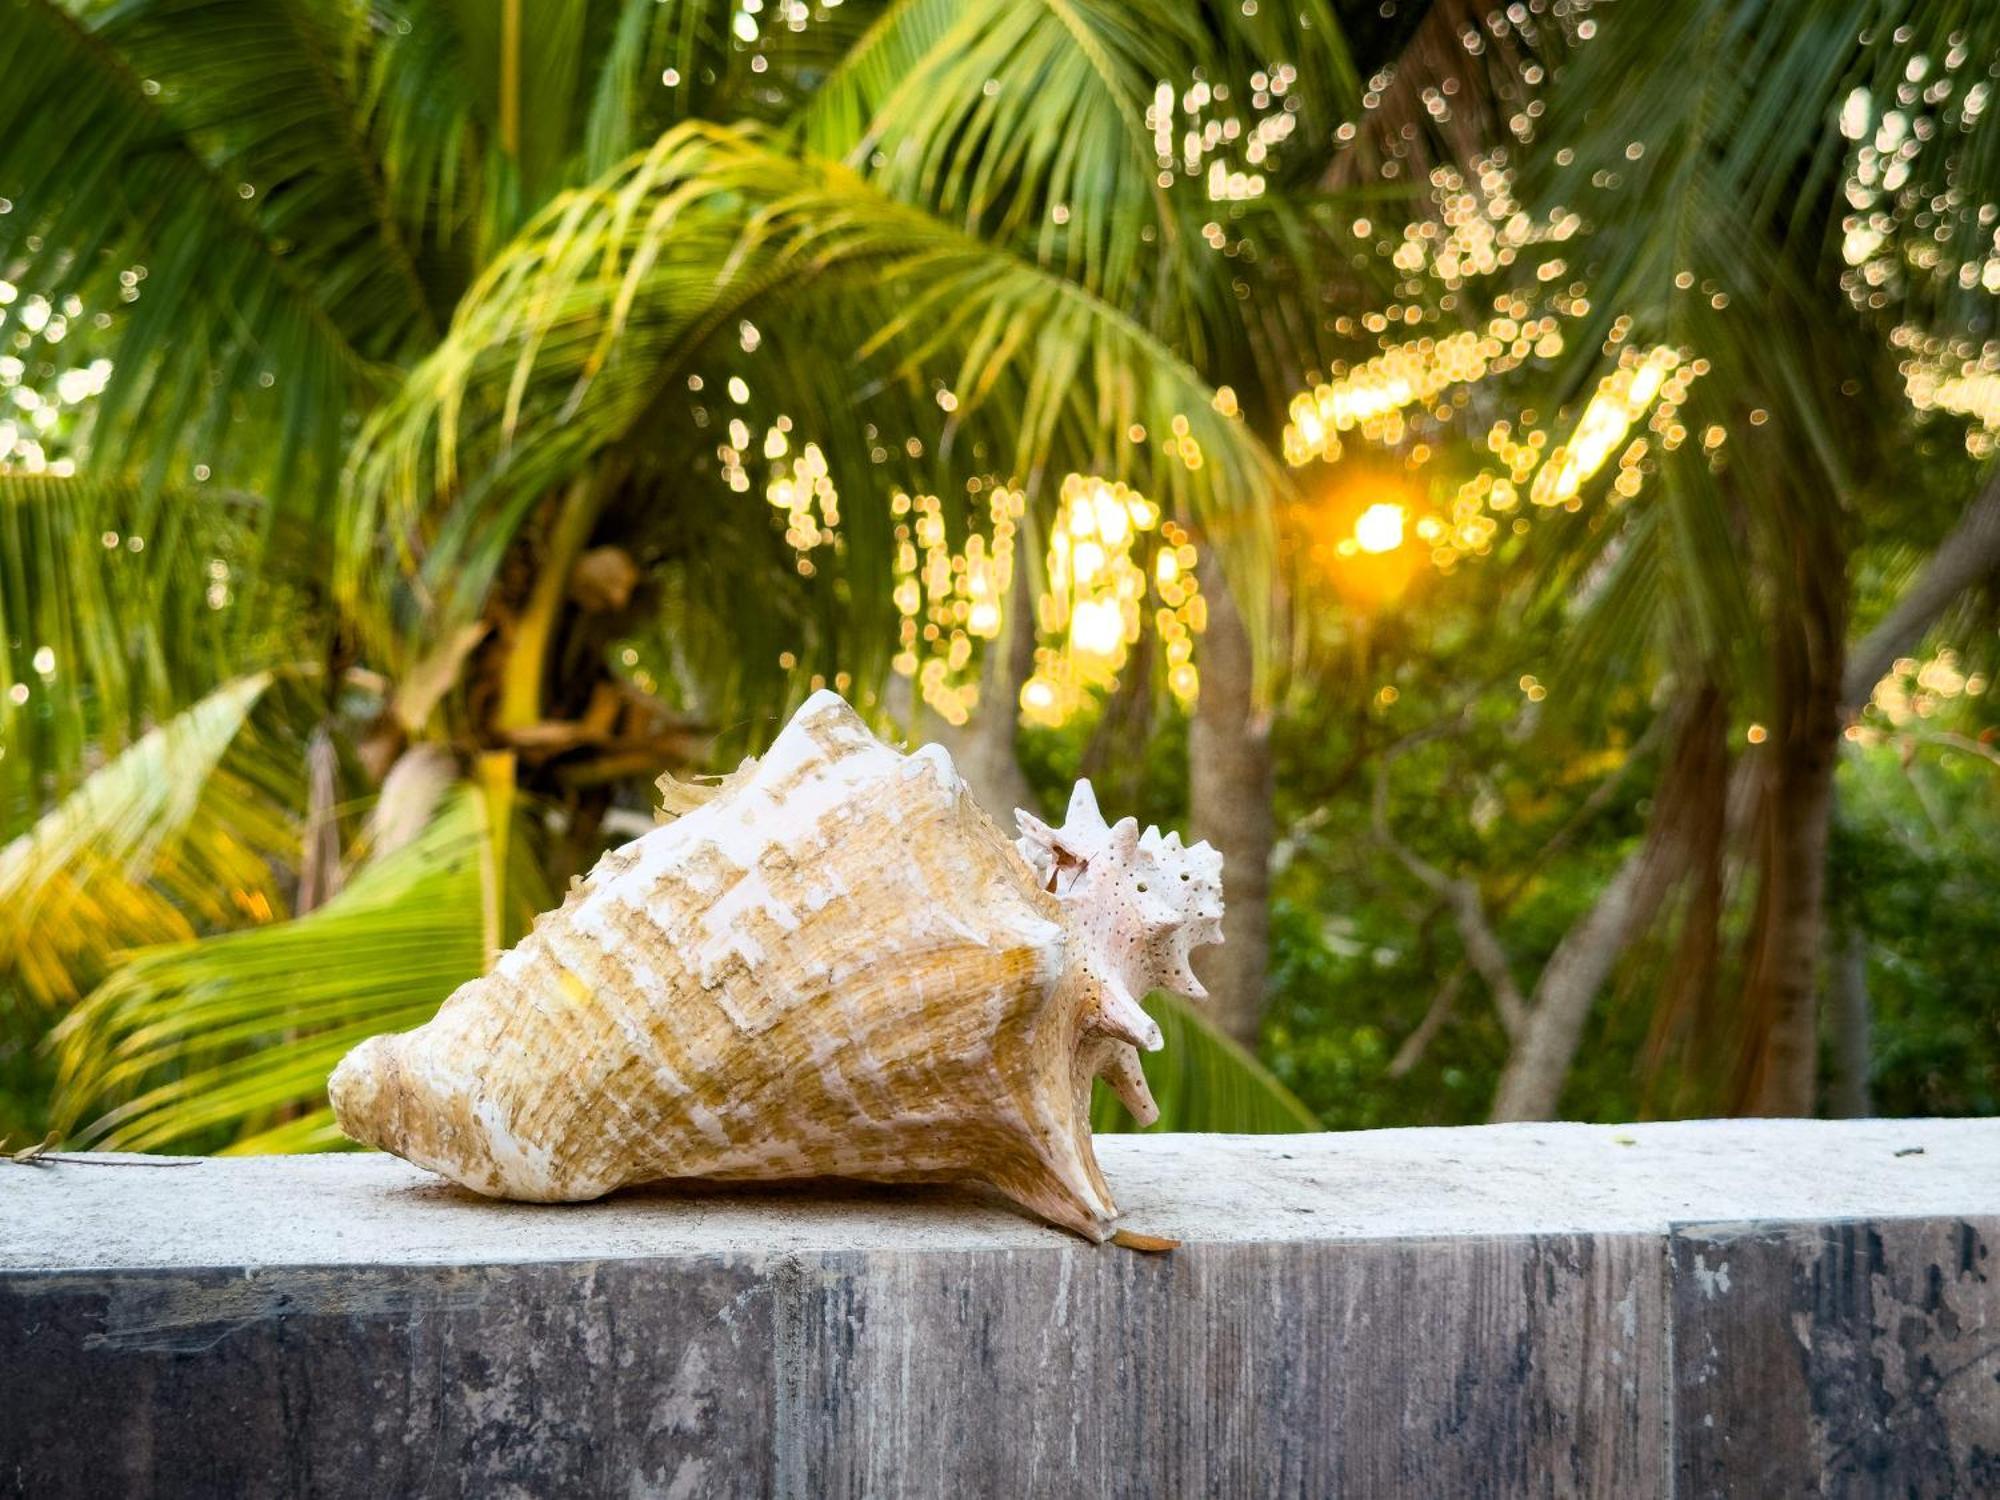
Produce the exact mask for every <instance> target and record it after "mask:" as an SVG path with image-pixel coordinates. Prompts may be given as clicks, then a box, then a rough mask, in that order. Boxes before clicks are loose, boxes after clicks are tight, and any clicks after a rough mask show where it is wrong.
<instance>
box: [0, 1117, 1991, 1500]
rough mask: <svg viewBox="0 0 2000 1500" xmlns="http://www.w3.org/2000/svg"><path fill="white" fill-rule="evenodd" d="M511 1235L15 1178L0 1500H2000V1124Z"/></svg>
mask: <svg viewBox="0 0 2000 1500" xmlns="http://www.w3.org/2000/svg"><path fill="white" fill-rule="evenodd" d="M1101 1144H1102V1148H1103V1149H1102V1154H1103V1158H1104V1163H1105V1170H1106V1173H1107V1175H1108V1176H1109V1178H1110V1180H1111V1182H1112V1185H1113V1187H1114V1189H1115V1190H1116V1191H1117V1193H1118V1195H1119V1198H1120V1200H1121V1202H1122V1203H1123V1204H1124V1206H1125V1207H1126V1209H1127V1214H1128V1217H1127V1222H1128V1223H1129V1224H1130V1225H1131V1227H1133V1228H1135V1229H1138V1230H1142V1231H1146V1232H1149V1233H1154V1234H1160V1235H1166V1236H1171V1237H1174V1238H1177V1239H1179V1240H1181V1241H1182V1242H1183V1243H1182V1245H1181V1247H1180V1248H1179V1249H1176V1250H1174V1251H1173V1252H1171V1253H1170V1254H1165V1255H1145V1254H1136V1253H1133V1252H1131V1251H1127V1250H1122V1249H1119V1248H1116V1247H1113V1246H1105V1247H1095V1246H1091V1245H1087V1244H1085V1243H1083V1242H1082V1241H1079V1240H1076V1239H1073V1238H1071V1237H1069V1236H1067V1235H1064V1234H1062V1233H1060V1232H1057V1231H1054V1230H1050V1229H1047V1228H1045V1227H1043V1226H1040V1225H1037V1224H1035V1223H1034V1222H1032V1221H1030V1220H1028V1219H1026V1218H1024V1217H1022V1216H1020V1215H1018V1214H1015V1213H1013V1212H1011V1211H1009V1210H1008V1209H1007V1208H1006V1207H1005V1206H1004V1205H1002V1204H1000V1203H998V1202H997V1201H994V1200H991V1199H985V1198H980V1197H976V1196H972V1195H968V1194H963V1193H956V1192H950V1191H945V1190H922V1189H908V1190H887V1189H867V1188H828V1189H803V1188H800V1189H784V1190H775V1191H765V1192H761V1193H753V1194H728V1195H724V1194H719V1193H716V1194H707V1193H704V1194H691V1193H687V1192H656V1193H648V1194H637V1195H630V1196H624V1197H620V1198H616V1199H613V1200H609V1201H607V1202H604V1203H601V1204H595V1205H587V1206H582V1207H572V1208H542V1207H532V1206H525V1205H515V1204H497V1203H490V1202H486V1201H484V1200H480V1199H476V1198H473V1197H471V1196H470V1195H468V1194H465V1193H462V1192H460V1191H458V1190H456V1189H452V1188H448V1187H445V1186H442V1185H440V1184H438V1183H436V1182H435V1180H433V1179H428V1178H426V1177H425V1176H424V1175H423V1174H421V1173H418V1172H416V1171H414V1170H413V1169H411V1168H408V1167H406V1166H404V1165H403V1164H402V1163H400V1162H396V1161H393V1160H390V1159H387V1158H382V1157H373V1156H360V1155H351V1156H344V1157H320V1158H307V1159H297V1158H294V1159H270V1158H267V1159H259V1160H230V1161H204V1162H201V1163H200V1164H198V1165H192V1166H186V1167H156V1166H154V1167H137V1166H125V1167H120V1166H115V1165H101V1164H90V1165H80V1164H79V1165H57V1166H51V1167H46V1168H40V1169H31V1168H26V1167H19V1168H17V1167H0V1494H9V1493H12V1494H21V1495H33V1496H38V1497H39V1496H58V1497H60V1496H68V1495H76V1496H92V1497H95V1496H115V1495H175V1496H178V1495H287V1494H319V1495H332V1496H342V1495H357V1496H359V1495H368V1496H375V1495H404V1494H412V1495H424V1494H428V1495H482V1496H485V1495H508V1494H519V1495H551V1494H563V1495H569V1494H615V1495H672V1494H680V1495H738V1494H740V1495H766V1494H778V1495H807V1496H819V1495H829V1496H843V1495H869V1496H876V1495H887V1496H924V1495H935V1494H941V1493H948V1494H962V1495H985V1494H991V1495H1006V1496H1014V1495H1067V1494H1093V1495H1095V1494H1111V1495H1148V1496H1150V1495H1159V1496H1180V1495H1201V1494H1260V1495H1261V1494H1274V1495H1277V1494H1282V1495H1294V1494H1304V1495H1336V1494H1346V1495H1363V1496H1375V1495H1398V1494H1407V1495H1496V1496H1497V1495H1617V1496H1646V1495H1667V1494H1681V1495H1707V1494H1733V1495H1766V1494H1770V1495H1781V1494H1791V1493H1814V1492H1818V1491H1821V1490H1823V1491H1825V1492H1827V1493H1835V1494H1843V1493H1851V1494H1876V1493H1882V1494H1888V1493H1894V1494H1898V1495H1903V1494H1918V1495H1948V1494H1978V1493H1991V1492H1996V1483H1995V1480H1994V1477H1993V1475H1994V1462H1995V1460H1994V1454H1995V1453H1996V1452H2000V1382H1996V1380H1995V1376H1996V1375H2000V1296H1996V1288H2000V1280H1996V1279H1994V1278H1993V1276H1992V1260H1993V1257H1992V1255H1991V1253H1990V1247H1991V1246H1992V1245H1993V1243H1994V1242H1995V1239H1996V1237H2000V1121H1961V1122H1946V1121H1905V1122H1864V1123H1843V1124H1830V1123H1828V1124H1815V1123H1811V1122H1795V1121H1774V1122H1736V1123H1726V1124H1715V1123H1710V1124H1694V1125H1657V1126H1632V1127H1619V1128H1603V1127H1589V1126H1560V1125H1558V1126H1549V1125H1534V1126H1510V1127H1495V1128H1487V1129H1476V1130H1458V1131H1383V1132H1375V1133H1370V1134H1366V1135H1349V1136H1315V1137H1288V1138H1263V1139H1252V1138H1226V1137H1153V1138H1124V1139H1115V1140H1110V1141H1106V1142H1103V1143H1101Z"/></svg>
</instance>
